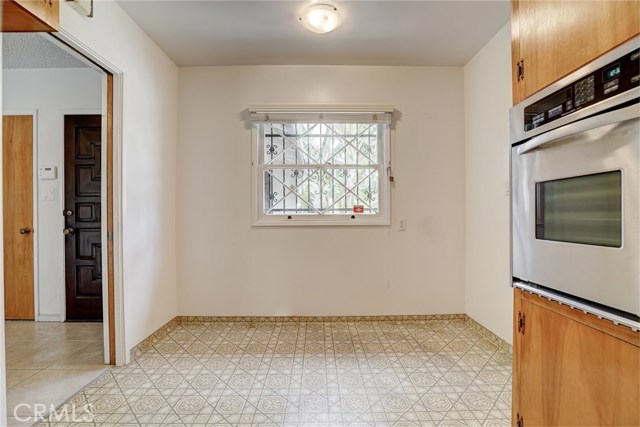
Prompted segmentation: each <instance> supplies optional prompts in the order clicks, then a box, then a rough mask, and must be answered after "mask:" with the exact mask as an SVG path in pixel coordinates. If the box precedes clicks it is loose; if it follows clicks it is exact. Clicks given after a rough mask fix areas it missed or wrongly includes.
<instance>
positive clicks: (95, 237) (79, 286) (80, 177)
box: [64, 115, 102, 321]
mask: <svg viewBox="0 0 640 427" xmlns="http://www.w3.org/2000/svg"><path fill="white" fill-rule="evenodd" d="M101 122H102V118H101V116H99V115H83V116H75V115H74V116H65V118H64V133H65V136H64V146H65V148H64V150H65V159H64V168H65V177H64V179H65V212H64V215H65V224H66V228H65V230H64V233H65V235H66V237H65V240H66V243H65V275H66V302H67V303H66V306H67V320H95V321H101V320H102V242H101V218H100V195H101V180H100V175H101V171H100V164H101V163H100V158H101V155H100V154H101V153H100V151H101V135H102V132H101V128H100V124H101Z"/></svg>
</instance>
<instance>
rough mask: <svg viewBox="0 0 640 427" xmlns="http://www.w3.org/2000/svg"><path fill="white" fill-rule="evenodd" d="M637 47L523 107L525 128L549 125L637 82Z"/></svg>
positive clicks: (635, 85) (624, 90)
mask: <svg viewBox="0 0 640 427" xmlns="http://www.w3.org/2000/svg"><path fill="white" fill-rule="evenodd" d="M638 55H640V51H639V50H635V51H633V52H631V53H629V54H627V55H625V56H623V57H620V58H618V59H617V60H615V61H613V62H610V63H608V64H606V65H605V66H603V67H601V68H599V69H598V70H595V71H594V72H592V73H590V74H587V75H585V76H582V77H581V78H580V80H577V81H574V82H573V83H571V84H569V85H567V86H565V87H564V88H562V89H559V90H557V91H556V92H554V93H552V94H551V95H549V96H547V97H545V98H542V99H541V100H539V101H537V102H534V103H533V104H530V105H528V106H526V107H525V108H524V131H525V132H528V131H530V130H533V129H535V128H537V127H540V126H543V125H546V124H549V123H551V122H553V121H554V120H558V119H559V118H561V117H564V116H566V115H567V114H571V113H573V112H575V111H578V110H581V109H582V108H585V107H588V106H590V105H593V104H596V103H598V102H600V101H604V100H605V99H608V98H610V97H613V96H616V95H618V94H620V93H623V92H626V91H628V90H629V89H632V88H634V87H638V86H639V85H640V71H639V69H640V61H638Z"/></svg>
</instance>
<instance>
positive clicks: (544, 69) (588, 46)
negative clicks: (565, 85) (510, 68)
mask: <svg viewBox="0 0 640 427" xmlns="http://www.w3.org/2000/svg"><path fill="white" fill-rule="evenodd" d="M514 2H517V15H518V16H517V20H516V21H515V22H513V21H512V25H514V24H515V25H514V26H515V27H517V28H512V30H513V34H512V37H514V39H515V38H516V37H517V42H518V43H519V51H520V52H519V56H514V57H513V62H514V64H515V63H517V62H518V61H519V60H520V59H524V79H523V80H521V81H520V83H519V84H520V85H521V88H520V89H519V90H514V103H518V102H520V101H521V100H523V99H525V98H527V97H529V96H530V95H532V94H534V93H535V92H537V91H539V90H540V89H543V88H544V87H546V86H548V85H550V84H551V83H553V82H555V81H556V80H559V79H560V78H562V77H564V76H566V75H567V74H569V73H571V72H572V71H575V70H576V69H578V68H580V67H581V66H583V65H585V64H587V63H589V62H591V61H592V60H593V59H595V58H597V57H598V56H600V55H602V54H604V53H606V52H607V51H609V50H611V49H613V48H614V47H616V46H618V45H620V44H622V43H624V42H625V41H627V40H629V39H630V38H632V37H634V36H636V35H638V33H639V32H640V2H638V1H635V0H634V1H624V0H619V1H611V0H579V1H571V0H568V1H542V0H515V1H514ZM515 54H516V53H515V52H514V55H515ZM516 84H518V82H517V81H514V86H515V85H516Z"/></svg>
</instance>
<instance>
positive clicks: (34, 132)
mask: <svg viewBox="0 0 640 427" xmlns="http://www.w3.org/2000/svg"><path fill="white" fill-rule="evenodd" d="M4 116H31V120H32V123H31V125H32V129H31V145H32V150H33V155H32V158H31V180H32V183H33V184H32V186H31V205H32V210H33V213H32V215H33V224H32V225H31V226H32V228H33V230H32V232H31V233H32V236H33V317H34V320H35V321H37V320H38V312H39V311H40V307H39V305H40V304H39V299H38V293H39V289H40V287H39V281H38V276H39V271H40V269H39V265H38V256H39V253H38V238H39V236H40V234H39V232H40V230H39V227H38V223H39V215H38V201H39V199H38V194H39V188H38V181H39V180H38V168H37V165H38V110H34V109H25V110H20V109H17V110H2V117H3V118H4ZM0 148H2V147H1V146H0ZM3 284H4V281H3ZM2 292H3V293H4V285H3V286H2ZM3 307H4V304H3ZM1 320H2V321H4V320H5V319H4V314H3V316H2V319H1Z"/></svg>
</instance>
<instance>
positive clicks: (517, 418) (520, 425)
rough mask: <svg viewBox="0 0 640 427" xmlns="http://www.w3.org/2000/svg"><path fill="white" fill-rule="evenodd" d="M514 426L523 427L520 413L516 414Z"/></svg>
mask: <svg viewBox="0 0 640 427" xmlns="http://www.w3.org/2000/svg"><path fill="white" fill-rule="evenodd" d="M516 426H517V427H524V419H523V418H522V417H521V416H520V413H519V412H518V414H516Z"/></svg>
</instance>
